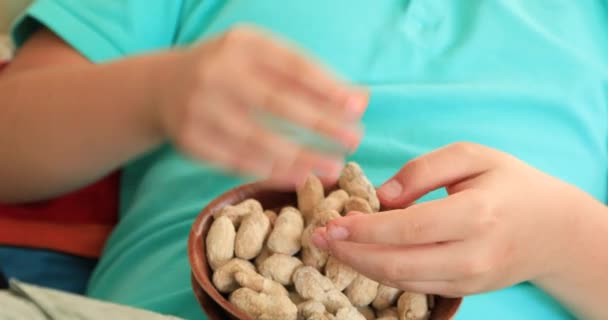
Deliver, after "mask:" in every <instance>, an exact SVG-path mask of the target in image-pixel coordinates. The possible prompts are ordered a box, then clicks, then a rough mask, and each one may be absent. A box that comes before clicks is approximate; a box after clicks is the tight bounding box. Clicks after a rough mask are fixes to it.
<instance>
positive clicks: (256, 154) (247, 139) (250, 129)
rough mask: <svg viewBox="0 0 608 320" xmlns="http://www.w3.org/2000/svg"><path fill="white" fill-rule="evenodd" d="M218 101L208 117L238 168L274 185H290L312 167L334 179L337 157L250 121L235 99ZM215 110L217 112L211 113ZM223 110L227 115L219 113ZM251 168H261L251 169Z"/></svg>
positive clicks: (296, 181) (311, 169) (336, 175)
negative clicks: (322, 153)
mask: <svg viewBox="0 0 608 320" xmlns="http://www.w3.org/2000/svg"><path fill="white" fill-rule="evenodd" d="M221 102H222V103H221V104H220V103H218V108H215V109H213V110H215V111H211V112H208V113H207V117H210V118H212V119H214V121H213V122H212V123H211V124H210V126H212V127H213V128H215V130H216V131H217V132H218V133H217V135H218V136H222V137H224V141H226V139H228V141H229V142H230V143H229V144H225V145H223V147H224V148H226V149H229V150H232V152H231V155H232V158H233V159H232V160H231V161H230V163H233V164H234V166H235V167H236V168H237V169H238V171H239V172H246V173H247V174H252V175H255V176H257V177H258V178H268V179H269V182H271V183H272V184H274V186H276V187H293V186H294V185H297V184H299V183H300V182H303V181H304V180H305V179H306V177H307V176H308V175H309V174H310V172H312V171H314V172H317V173H321V174H323V176H324V177H326V178H329V179H337V177H338V175H339V173H340V170H341V168H342V165H343V163H342V161H341V160H340V159H336V158H333V157H330V156H325V155H319V154H317V153H314V152H312V151H310V150H307V149H306V148H302V147H301V146H299V145H297V144H295V143H293V142H292V141H289V140H288V139H285V138H284V137H281V136H278V135H276V134H274V133H272V132H270V131H268V130H267V129H266V128H263V127H261V126H260V125H258V124H257V123H255V122H254V121H252V120H251V119H250V117H249V116H248V114H247V113H246V112H243V111H242V110H244V108H243V107H240V106H238V105H237V101H232V100H226V99H224V100H223V101H221ZM219 106H221V107H219ZM239 110H240V111H239ZM214 113H219V114H220V115H217V116H214V115H213V114H214ZM222 114H223V115H225V114H227V115H230V116H229V117H226V116H224V117H222V116H221V115H222ZM252 169H263V170H264V171H250V170H252Z"/></svg>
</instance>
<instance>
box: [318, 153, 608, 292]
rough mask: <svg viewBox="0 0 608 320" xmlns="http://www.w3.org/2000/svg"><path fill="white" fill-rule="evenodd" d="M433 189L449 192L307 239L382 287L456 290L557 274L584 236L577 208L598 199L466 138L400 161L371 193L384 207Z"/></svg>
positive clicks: (585, 209) (344, 222)
mask: <svg viewBox="0 0 608 320" xmlns="http://www.w3.org/2000/svg"><path fill="white" fill-rule="evenodd" d="M441 187H446V189H447V191H448V193H449V196H448V197H446V198H443V199H440V200H435V201H430V202H426V203H421V204H415V205H413V206H410V207H408V208H406V209H399V210H392V211H386V212H382V213H378V214H369V215H367V214H365V215H364V214H351V215H349V216H347V217H344V218H340V219H336V220H333V221H331V222H330V223H329V224H328V226H327V228H323V229H319V230H316V233H315V236H314V237H313V238H314V241H315V243H316V244H317V245H318V246H319V247H321V248H328V249H329V250H330V252H331V254H332V255H335V256H336V257H337V258H338V259H340V260H341V261H343V262H345V263H347V264H349V265H351V266H353V267H354V268H355V269H357V270H358V271H360V272H361V273H363V274H365V275H367V276H369V277H370V278H373V279H375V280H378V281H380V282H383V283H386V284H388V285H392V286H395V287H399V288H402V289H405V290H410V291H416V292H423V293H434V294H441V295H446V296H464V295H469V294H473V293H479V292H485V291H490V290H495V289H499V288H503V287H506V286H509V285H513V284H516V283H519V282H521V281H527V280H537V279H540V278H541V277H551V276H555V275H556V274H557V273H558V272H560V270H566V269H567V268H566V267H565V265H567V264H571V263H575V262H573V261H570V257H571V256H574V255H573V254H572V252H575V250H580V249H581V248H579V247H578V243H580V241H579V240H580V239H581V237H583V235H584V234H586V233H589V232H588V231H583V228H582V227H581V226H582V225H583V224H582V223H581V222H583V221H585V220H586V219H587V217H586V216H588V215H586V214H585V213H589V212H593V211H592V210H590V208H595V207H597V205H598V204H599V202H596V201H595V200H594V199H592V198H591V197H590V196H588V195H586V194H585V193H583V192H582V191H580V190H578V189H576V188H574V187H573V186H571V185H568V184H566V183H563V182H561V181H559V180H557V179H555V178H553V177H551V176H549V175H547V174H544V173H542V172H540V171H538V170H536V169H534V168H532V167H530V166H528V165H526V164H524V163H523V162H520V161H519V160H517V159H515V158H513V157H511V156H509V155H507V154H504V153H501V152H498V151H496V150H493V149H490V148H487V147H483V146H480V145H474V144H468V143H458V144H454V145H450V146H448V147H445V148H443V149H440V150H437V151H435V152H432V153H430V154H427V155H424V156H422V157H420V158H418V159H415V160H413V161H411V162H409V163H408V164H406V165H405V166H404V167H403V168H402V170H401V171H400V172H399V173H397V175H396V176H394V177H393V178H392V179H390V180H389V181H388V182H386V183H385V184H384V185H383V186H382V187H380V188H379V190H378V194H379V197H380V199H381V201H382V202H383V204H384V205H385V206H387V207H390V208H399V207H400V208H404V207H405V206H406V205H407V204H409V203H412V202H413V201H415V200H416V199H418V198H420V197H421V196H422V195H424V194H426V193H428V192H430V191H432V190H435V189H438V188H441ZM600 205H601V204H600ZM595 212H597V210H595ZM562 274H563V272H562Z"/></svg>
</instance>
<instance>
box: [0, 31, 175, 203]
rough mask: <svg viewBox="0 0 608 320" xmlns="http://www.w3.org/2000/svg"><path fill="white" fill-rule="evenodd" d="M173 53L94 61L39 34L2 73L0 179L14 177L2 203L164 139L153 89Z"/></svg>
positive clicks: (61, 188) (38, 194)
mask: <svg viewBox="0 0 608 320" xmlns="http://www.w3.org/2000/svg"><path fill="white" fill-rule="evenodd" d="M174 55H175V54H170V53H163V54H156V55H150V56H145V57H137V58H130V59H126V60H121V61H118V62H114V63H110V64H105V65H94V64H92V63H91V62H89V61H88V60H87V59H85V58H84V57H83V56H81V55H80V54H79V53H77V52H76V51H75V50H74V49H72V48H71V47H70V46H69V45H67V44H66V43H65V42H64V41H62V40H61V39H59V38H58V37H57V36H55V35H54V34H53V33H52V32H50V31H47V30H43V31H39V32H37V33H36V34H34V35H33V36H32V38H31V39H30V40H29V41H28V42H27V43H26V44H25V45H24V47H23V48H22V49H21V50H20V51H19V54H18V55H17V56H16V58H15V60H14V61H13V62H12V63H11V65H10V66H9V67H8V68H7V69H6V70H5V71H4V72H3V73H2V75H1V76H0V97H2V103H1V105H0V109H1V113H2V116H1V117H0V177H2V180H3V181H7V182H8V181H10V183H1V184H0V201H2V202H7V203H16V202H28V201H36V200H40V199H44V198H48V197H52V196H55V195H58V194H61V193H64V192H67V191H70V190H74V189H76V188H78V187H81V186H84V185H86V184H88V183H90V182H92V181H94V180H96V179H98V178H100V177H102V176H104V175H106V174H108V173H110V172H112V171H113V170H115V169H116V168H118V167H119V166H120V165H121V164H123V163H125V162H126V161H128V160H130V159H132V158H134V157H135V156H137V155H139V154H141V153H143V152H145V151H147V150H150V149H151V148H153V147H155V146H157V145H159V144H160V143H162V142H163V139H164V138H163V135H162V134H161V132H160V130H158V128H155V127H154V126H153V125H151V124H152V123H154V122H153V121H150V120H147V119H146V117H149V115H150V114H151V113H150V112H149V110H148V109H149V108H151V107H152V105H153V104H152V102H151V99H153V96H152V95H150V94H149V93H150V92H157V91H158V90H156V88H154V85H155V81H152V80H155V79H158V78H159V77H163V74H166V73H164V72H163V67H164V66H165V65H166V64H167V62H168V61H170V60H171V59H173V58H174ZM156 82H158V81H156ZM40 101H44V103H40ZM142 119H143V121H142Z"/></svg>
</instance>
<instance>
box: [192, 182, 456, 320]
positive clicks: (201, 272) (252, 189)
mask: <svg viewBox="0 0 608 320" xmlns="http://www.w3.org/2000/svg"><path fill="white" fill-rule="evenodd" d="M250 198H253V199H257V200H258V201H260V203H261V204H262V206H263V207H264V209H280V208H282V207H284V206H288V205H292V206H295V205H296V202H297V198H296V194H295V192H283V191H276V190H271V189H268V188H267V187H265V186H263V185H262V184H259V183H252V184H246V185H243V186H240V187H237V188H234V189H232V190H230V191H228V192H226V193H224V194H222V195H221V196H219V197H218V198H216V199H215V200H214V201H212V202H211V203H209V205H207V207H205V208H204V209H203V210H202V212H201V213H200V214H199V216H198V217H197V219H196V220H195V222H194V225H193V227H192V230H191V232H190V238H189V240H188V255H189V258H190V266H191V268H192V286H193V290H194V293H195V295H196V297H197V299H198V301H199V303H200V304H201V307H202V308H203V310H204V311H205V313H206V314H207V316H208V317H209V319H211V320H220V319H238V320H253V319H252V318H251V317H249V316H248V315H246V314H245V313H243V312H242V311H240V310H239V309H238V308H236V307H235V306H233V305H232V304H231V303H230V302H229V301H228V300H227V299H226V298H225V297H224V296H223V295H222V294H221V293H220V292H219V291H217V290H216V289H215V287H214V286H213V284H212V283H211V277H212V274H213V273H212V271H211V268H210V267H209V265H208V263H207V256H206V254H205V252H206V251H205V250H206V249H205V241H204V239H205V238H206V235H207V232H208V231H209V227H210V226H211V223H212V222H213V214H214V213H215V212H216V211H218V210H220V209H221V208H223V207H224V206H226V205H230V204H237V203H239V202H241V201H243V200H246V199H250ZM277 213H278V212H277ZM461 302H462V299H461V298H443V297H437V298H436V299H435V307H434V308H433V312H432V314H431V317H430V319H431V320H443V319H451V318H452V317H453V316H454V314H456V312H457V310H458V308H459V307H460V304H461Z"/></svg>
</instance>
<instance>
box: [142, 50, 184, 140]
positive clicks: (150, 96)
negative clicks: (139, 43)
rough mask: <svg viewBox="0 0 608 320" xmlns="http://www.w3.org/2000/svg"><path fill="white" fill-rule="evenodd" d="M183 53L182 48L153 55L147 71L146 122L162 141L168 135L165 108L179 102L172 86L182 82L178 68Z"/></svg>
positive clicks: (153, 133) (152, 132)
mask: <svg viewBox="0 0 608 320" xmlns="http://www.w3.org/2000/svg"><path fill="white" fill-rule="evenodd" d="M182 55H183V51H181V50H169V51H165V52H162V53H158V54H157V55H156V56H154V57H153V59H152V60H153V61H151V63H150V64H149V67H148V68H146V72H145V74H146V75H145V79H144V81H145V82H146V86H145V87H146V90H145V95H146V97H145V99H146V103H145V108H146V112H145V114H146V117H145V122H146V123H147V125H148V127H149V129H150V132H151V134H152V135H154V136H155V137H156V139H158V140H161V141H164V140H166V139H167V137H168V132H167V128H166V125H165V123H166V119H164V118H165V114H166V112H165V111H164V109H166V108H167V106H169V107H170V106H171V105H172V103H177V101H174V100H175V98H174V97H172V96H171V94H170V93H171V92H172V89H171V88H173V87H174V86H176V85H178V84H179V83H180V82H179V74H178V73H179V70H177V69H179V68H178V66H179V64H180V60H181V59H180V58H181V57H182Z"/></svg>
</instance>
